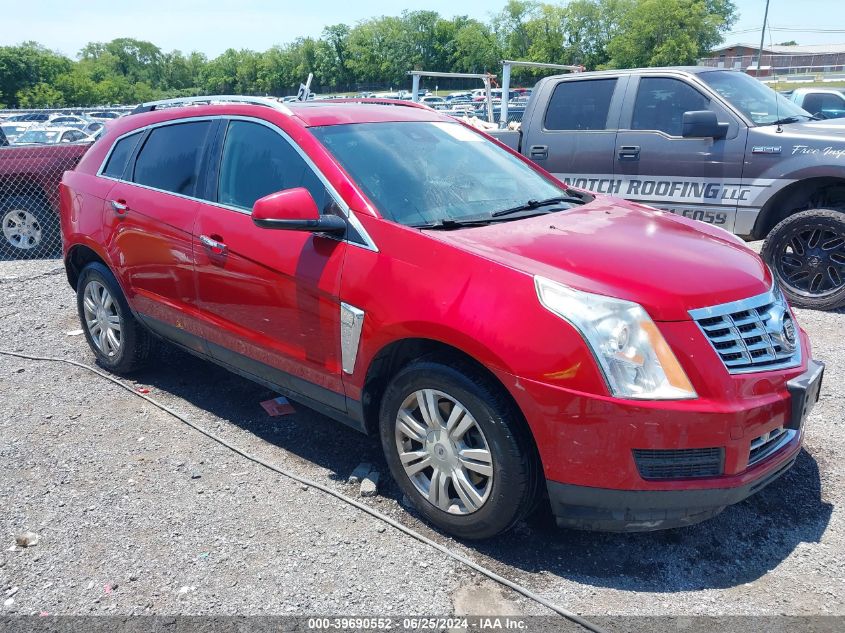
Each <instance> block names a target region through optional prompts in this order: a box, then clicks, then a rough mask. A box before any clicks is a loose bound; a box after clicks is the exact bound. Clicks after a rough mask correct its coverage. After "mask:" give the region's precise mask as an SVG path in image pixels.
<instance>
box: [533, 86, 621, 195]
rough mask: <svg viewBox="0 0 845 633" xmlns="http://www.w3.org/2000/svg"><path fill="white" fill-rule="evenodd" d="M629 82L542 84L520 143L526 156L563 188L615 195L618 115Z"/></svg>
mask: <svg viewBox="0 0 845 633" xmlns="http://www.w3.org/2000/svg"><path fill="white" fill-rule="evenodd" d="M627 82H628V78H627V77H625V76H623V77H612V76H611V77H600V78H595V79H574V78H563V79H561V80H559V81H557V82H546V83H544V84H542V86H541V89H540V93H539V94H535V95H533V96H532V99H534V100H536V103H537V104H542V103H546V104H547V105H546V109H545V112H541V111H535V112H534V113H533V114H532V115H531V118H530V121H529V122H528V129H527V131H526V133H525V137H524V138H523V140H522V149H523V152H524V153H525V155H526V156H527V157H528V158H530V159H531V160H533V161H535V162H536V163H537V164H538V165H540V166H541V167H543V169H546V170H547V171H550V172H552V173H553V174H555V175H556V176H557V177H558V178H560V179H561V180H563V181H564V182H565V183H566V184H569V185H573V186H575V187H580V188H582V189H590V190H592V191H597V192H599V193H612V194H615V193H618V191H617V190H616V188H615V187H614V184H613V163H614V149H615V147H616V129H617V127H618V122H619V112H620V108H621V104H622V102H623V96H624V92H625V86H626V84H627Z"/></svg>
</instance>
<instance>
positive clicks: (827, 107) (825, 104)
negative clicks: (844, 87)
mask: <svg viewBox="0 0 845 633" xmlns="http://www.w3.org/2000/svg"><path fill="white" fill-rule="evenodd" d="M804 109H805V110H806V111H807V112H809V113H810V114H819V113H822V112H830V113H835V112H836V111H837V110H839V111H841V110H845V99H843V98H842V97H838V96H836V95H834V94H826V93H816V94H809V95H807V96H806V97H804Z"/></svg>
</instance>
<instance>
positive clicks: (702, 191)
mask: <svg viewBox="0 0 845 633" xmlns="http://www.w3.org/2000/svg"><path fill="white" fill-rule="evenodd" d="M627 95H628V96H627V97H626V100H625V106H624V109H623V113H622V125H621V126H620V127H621V129H620V130H619V133H618V134H617V135H616V152H615V156H614V162H615V176H616V182H617V183H618V187H619V192H618V193H619V195H620V196H621V197H623V198H626V199H628V200H636V201H638V202H644V203H646V204H651V205H654V206H657V207H660V208H663V209H667V210H669V211H672V212H674V213H678V214H681V215H684V216H686V217H691V218H693V219H696V220H703V221H705V222H709V223H711V224H716V225H718V226H721V227H722V228H725V229H727V230H729V231H730V230H733V227H734V222H735V218H736V209H737V204H738V203H740V202H743V201H744V200H745V199H746V198H747V197H748V196H749V195H750V192H749V190H748V188H747V187H743V185H742V168H743V157H744V154H745V142H746V138H747V136H748V129H747V128H746V127H745V126H744V125H740V124H739V122H738V121H737V120H736V118H735V117H734V115H733V114H732V113H730V112H729V111H728V110H727V109H726V108H724V107H723V106H722V105H721V104H720V103H718V102H717V101H715V100H713V99H711V98H710V96H709V94H708V92H706V91H705V90H704V89H702V88H701V87H699V86H697V85H696V84H694V83H691V82H690V81H688V80H687V79H686V78H683V79H682V78H680V77H677V76H675V77H672V76H643V77H632V78H631V85H629V87H628V92H627ZM697 110H699V111H700V110H710V111H712V112H715V113H716V117H717V118H718V120H719V121H720V122H722V123H727V124H728V132H727V136H726V137H725V138H722V139H713V138H684V137H683V136H681V132H682V117H683V114H684V112H689V111H697Z"/></svg>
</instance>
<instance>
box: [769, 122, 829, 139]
mask: <svg viewBox="0 0 845 633" xmlns="http://www.w3.org/2000/svg"><path fill="white" fill-rule="evenodd" d="M768 128H771V130H769V131H771V132H774V133H777V131H776V130H777V126H774V125H771V126H770V125H767V126H761V128H759V129H766V130H768ZM783 131H784V132H786V133H787V135H788V136H790V137H806V138H808V139H809V138H813V139H818V140H828V141H840V142H842V141H845V119H825V120H823V121H802V122H800V123H787V124H786V125H784V126H783ZM781 134H782V133H781Z"/></svg>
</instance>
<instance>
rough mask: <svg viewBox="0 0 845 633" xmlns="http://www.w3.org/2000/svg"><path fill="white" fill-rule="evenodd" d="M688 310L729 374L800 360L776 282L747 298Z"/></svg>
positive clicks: (794, 363)
mask: <svg viewBox="0 0 845 633" xmlns="http://www.w3.org/2000/svg"><path fill="white" fill-rule="evenodd" d="M689 313H690V316H691V317H692V318H693V319H694V320H695V322H696V323H697V324H698V327H699V328H701V331H702V332H703V333H704V336H706V337H707V340H708V341H710V344H711V345H712V346H713V349H714V350H716V353H717V354H718V355H719V358H721V359H722V362H723V363H724V364H725V367H727V369H728V372H729V373H731V374H741V373H748V372H752V371H766V370H771V369H783V368H786V367H795V366H797V365H799V364H800V363H801V344H800V340H799V338H798V328H797V326H795V324H794V323H793V322H792V315H791V313H790V311H789V307H788V306H787V304H786V299H784V297H783V293H781V291H780V289H779V288H777V287H776V286H775V287H773V288H772V290H770V291H769V292H766V293H764V294H762V295H757V296H756V297H751V298H750V299H743V300H741V301H734V302H732V303H724V304H722V305H718V306H713V307H710V308H700V309H698V310H690V311H689ZM788 329H791V334H792V338H790V336H789V334H790V333H789V332H788Z"/></svg>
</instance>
